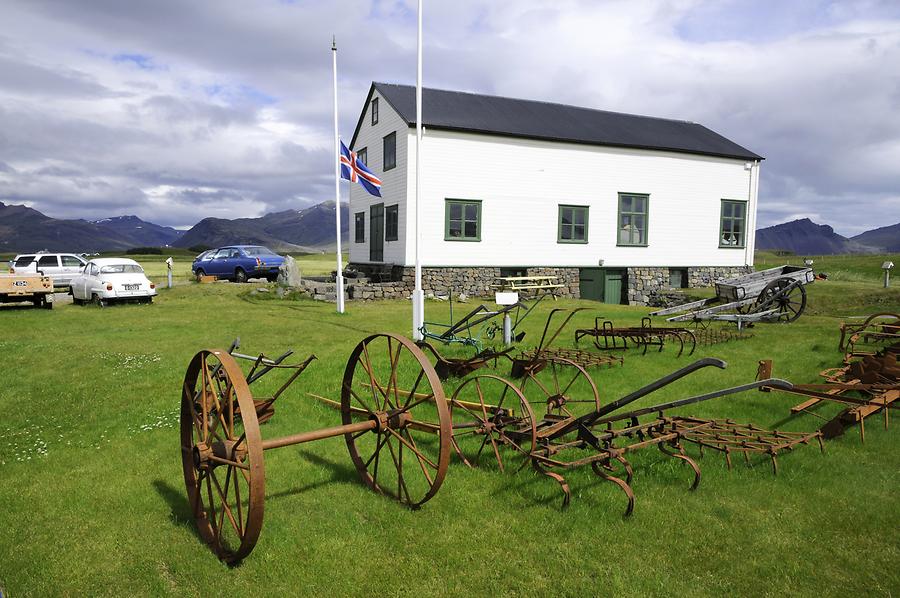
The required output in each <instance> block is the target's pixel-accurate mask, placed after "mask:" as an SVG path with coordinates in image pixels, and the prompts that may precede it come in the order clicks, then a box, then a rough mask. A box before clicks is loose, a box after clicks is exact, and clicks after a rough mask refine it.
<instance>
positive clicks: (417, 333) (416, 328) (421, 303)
mask: <svg viewBox="0 0 900 598" xmlns="http://www.w3.org/2000/svg"><path fill="white" fill-rule="evenodd" d="M418 21H419V23H418V35H417V38H416V42H417V43H416V230H415V251H416V288H415V290H413V294H412V312H413V330H412V333H413V340H417V341H420V340H422V339H423V338H425V337H424V336H423V335H422V326H423V325H424V323H425V292H424V291H423V290H422V262H421V261H419V212H420V210H419V204H421V203H422V0H419V11H418Z"/></svg>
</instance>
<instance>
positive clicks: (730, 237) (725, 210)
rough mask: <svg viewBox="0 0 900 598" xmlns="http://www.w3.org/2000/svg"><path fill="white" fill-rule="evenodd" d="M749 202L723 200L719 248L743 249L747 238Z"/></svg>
mask: <svg viewBox="0 0 900 598" xmlns="http://www.w3.org/2000/svg"><path fill="white" fill-rule="evenodd" d="M746 224H747V202H746V201H741V200H736V199H723V200H722V224H721V226H719V247H738V248H743V247H744V246H745V244H746V241H747V239H746V237H747V227H746Z"/></svg>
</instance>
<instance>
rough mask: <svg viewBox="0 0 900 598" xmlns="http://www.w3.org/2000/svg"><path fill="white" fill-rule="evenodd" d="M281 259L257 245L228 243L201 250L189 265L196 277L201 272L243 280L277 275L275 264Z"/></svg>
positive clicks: (270, 278) (279, 264)
mask: <svg viewBox="0 0 900 598" xmlns="http://www.w3.org/2000/svg"><path fill="white" fill-rule="evenodd" d="M282 262H284V258H283V257H281V256H280V255H278V254H277V253H275V252H274V251H272V250H270V249H268V248H266V247H262V246H260V245H231V246H228V247H220V248H219V249H211V250H209V251H204V252H203V253H201V254H200V255H198V256H197V257H196V258H194V263H193V264H191V271H192V272H193V273H194V276H196V277H197V279H198V280H199V279H200V277H201V276H203V275H210V276H215V277H217V278H227V279H229V280H233V281H234V282H247V279H249V278H266V279H268V280H271V281H274V280H275V279H276V278H278V267H279V266H281V264H282Z"/></svg>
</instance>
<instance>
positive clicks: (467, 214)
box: [444, 199, 481, 241]
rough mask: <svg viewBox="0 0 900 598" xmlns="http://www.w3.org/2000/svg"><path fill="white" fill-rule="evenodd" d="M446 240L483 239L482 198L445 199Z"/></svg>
mask: <svg viewBox="0 0 900 598" xmlns="http://www.w3.org/2000/svg"><path fill="white" fill-rule="evenodd" d="M444 240H446V241H480V240H481V200H470V199H448V200H445V206H444Z"/></svg>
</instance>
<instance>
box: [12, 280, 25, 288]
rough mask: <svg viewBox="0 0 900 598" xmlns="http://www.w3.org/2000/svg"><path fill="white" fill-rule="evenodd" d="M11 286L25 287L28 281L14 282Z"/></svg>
mask: <svg viewBox="0 0 900 598" xmlns="http://www.w3.org/2000/svg"><path fill="white" fill-rule="evenodd" d="M13 286H14V287H27V286H28V281H27V280H16V281H13Z"/></svg>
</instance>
